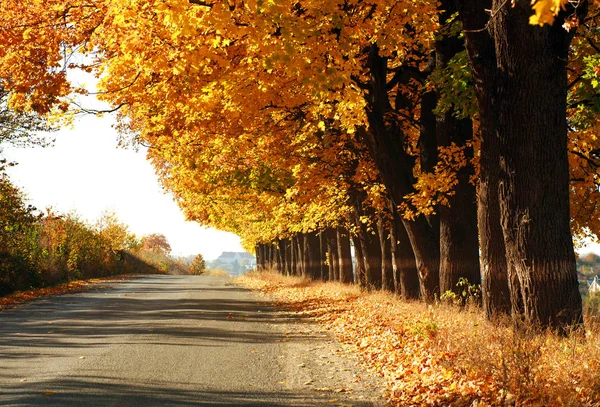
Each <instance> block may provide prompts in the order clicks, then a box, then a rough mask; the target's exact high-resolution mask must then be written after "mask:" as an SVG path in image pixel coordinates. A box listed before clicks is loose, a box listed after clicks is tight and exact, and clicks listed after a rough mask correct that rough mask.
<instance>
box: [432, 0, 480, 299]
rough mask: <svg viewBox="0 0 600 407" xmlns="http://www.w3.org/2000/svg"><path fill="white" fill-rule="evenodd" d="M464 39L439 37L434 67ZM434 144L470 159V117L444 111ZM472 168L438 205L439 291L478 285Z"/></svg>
mask: <svg viewBox="0 0 600 407" xmlns="http://www.w3.org/2000/svg"><path fill="white" fill-rule="evenodd" d="M442 7H443V8H444V10H443V11H442V12H441V15H440V20H441V21H442V22H445V21H446V20H447V19H448V18H450V17H451V16H452V15H453V14H454V13H455V12H456V11H457V10H456V6H455V3H454V0H451V1H450V0H444V1H443V2H442ZM464 46H465V44H464V40H463V38H462V37H458V36H449V35H445V36H441V38H440V39H438V40H437V41H436V46H435V49H436V66H437V67H438V69H439V68H444V67H446V66H447V65H448V63H449V62H450V60H451V59H452V58H453V57H454V56H456V54H458V53H459V52H460V51H462V50H464ZM436 133H437V144H438V146H440V147H446V146H450V145H451V144H453V143H454V144H455V145H456V146H458V147H462V148H463V150H464V152H465V158H466V159H467V160H470V159H471V158H473V149H472V147H470V146H467V144H468V143H469V142H471V141H472V140H473V125H472V122H471V120H470V119H468V118H465V119H457V118H456V117H455V116H454V112H452V111H448V112H446V113H445V114H443V115H442V116H441V117H439V118H438V120H437V125H436ZM473 173H474V171H473V167H472V166H471V164H470V163H469V162H467V164H466V165H465V166H464V167H463V168H461V169H460V170H459V171H458V173H457V181H458V184H457V185H456V186H455V187H454V195H452V196H449V197H448V203H449V205H448V206H445V205H440V207H439V213H440V291H441V292H442V293H445V292H446V291H454V292H458V287H457V284H458V281H459V279H461V278H466V279H467V281H468V282H469V283H470V284H480V282H481V281H480V280H481V276H480V271H479V241H478V232H477V205H476V193H475V186H474V185H473V184H471V183H470V179H471V176H472V175H473Z"/></svg>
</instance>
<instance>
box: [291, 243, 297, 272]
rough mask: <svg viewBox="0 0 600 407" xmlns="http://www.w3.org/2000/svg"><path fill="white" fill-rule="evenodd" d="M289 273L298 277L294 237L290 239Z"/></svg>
mask: <svg viewBox="0 0 600 407" xmlns="http://www.w3.org/2000/svg"><path fill="white" fill-rule="evenodd" d="M290 273H291V275H292V276H296V275H298V249H296V241H295V236H292V237H291V238H290Z"/></svg>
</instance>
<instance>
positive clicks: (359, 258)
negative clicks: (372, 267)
mask: <svg viewBox="0 0 600 407" xmlns="http://www.w3.org/2000/svg"><path fill="white" fill-rule="evenodd" d="M351 238H352V246H354V265H355V267H354V276H353V277H354V284H356V285H357V286H359V287H362V286H363V284H362V282H363V281H364V275H365V263H364V256H363V251H362V245H361V244H360V239H359V237H358V236H357V235H352V237H351Z"/></svg>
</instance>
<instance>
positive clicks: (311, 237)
mask: <svg viewBox="0 0 600 407" xmlns="http://www.w3.org/2000/svg"><path fill="white" fill-rule="evenodd" d="M303 236H304V242H305V243H304V245H305V250H306V255H307V256H306V270H307V274H308V275H309V276H310V277H311V278H312V279H313V280H320V279H321V250H320V242H319V235H318V234H317V233H316V232H311V233H305V234H304V235H303Z"/></svg>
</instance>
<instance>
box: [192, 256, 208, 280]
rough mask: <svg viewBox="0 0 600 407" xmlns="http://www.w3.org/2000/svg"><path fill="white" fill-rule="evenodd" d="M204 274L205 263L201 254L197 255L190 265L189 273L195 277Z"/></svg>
mask: <svg viewBox="0 0 600 407" xmlns="http://www.w3.org/2000/svg"><path fill="white" fill-rule="evenodd" d="M205 272H206V262H205V261H204V257H203V256H202V255H201V254H197V255H196V257H195V258H194V261H192V264H191V265H190V273H191V274H195V275H198V276H199V275H202V274H204V273H205Z"/></svg>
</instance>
